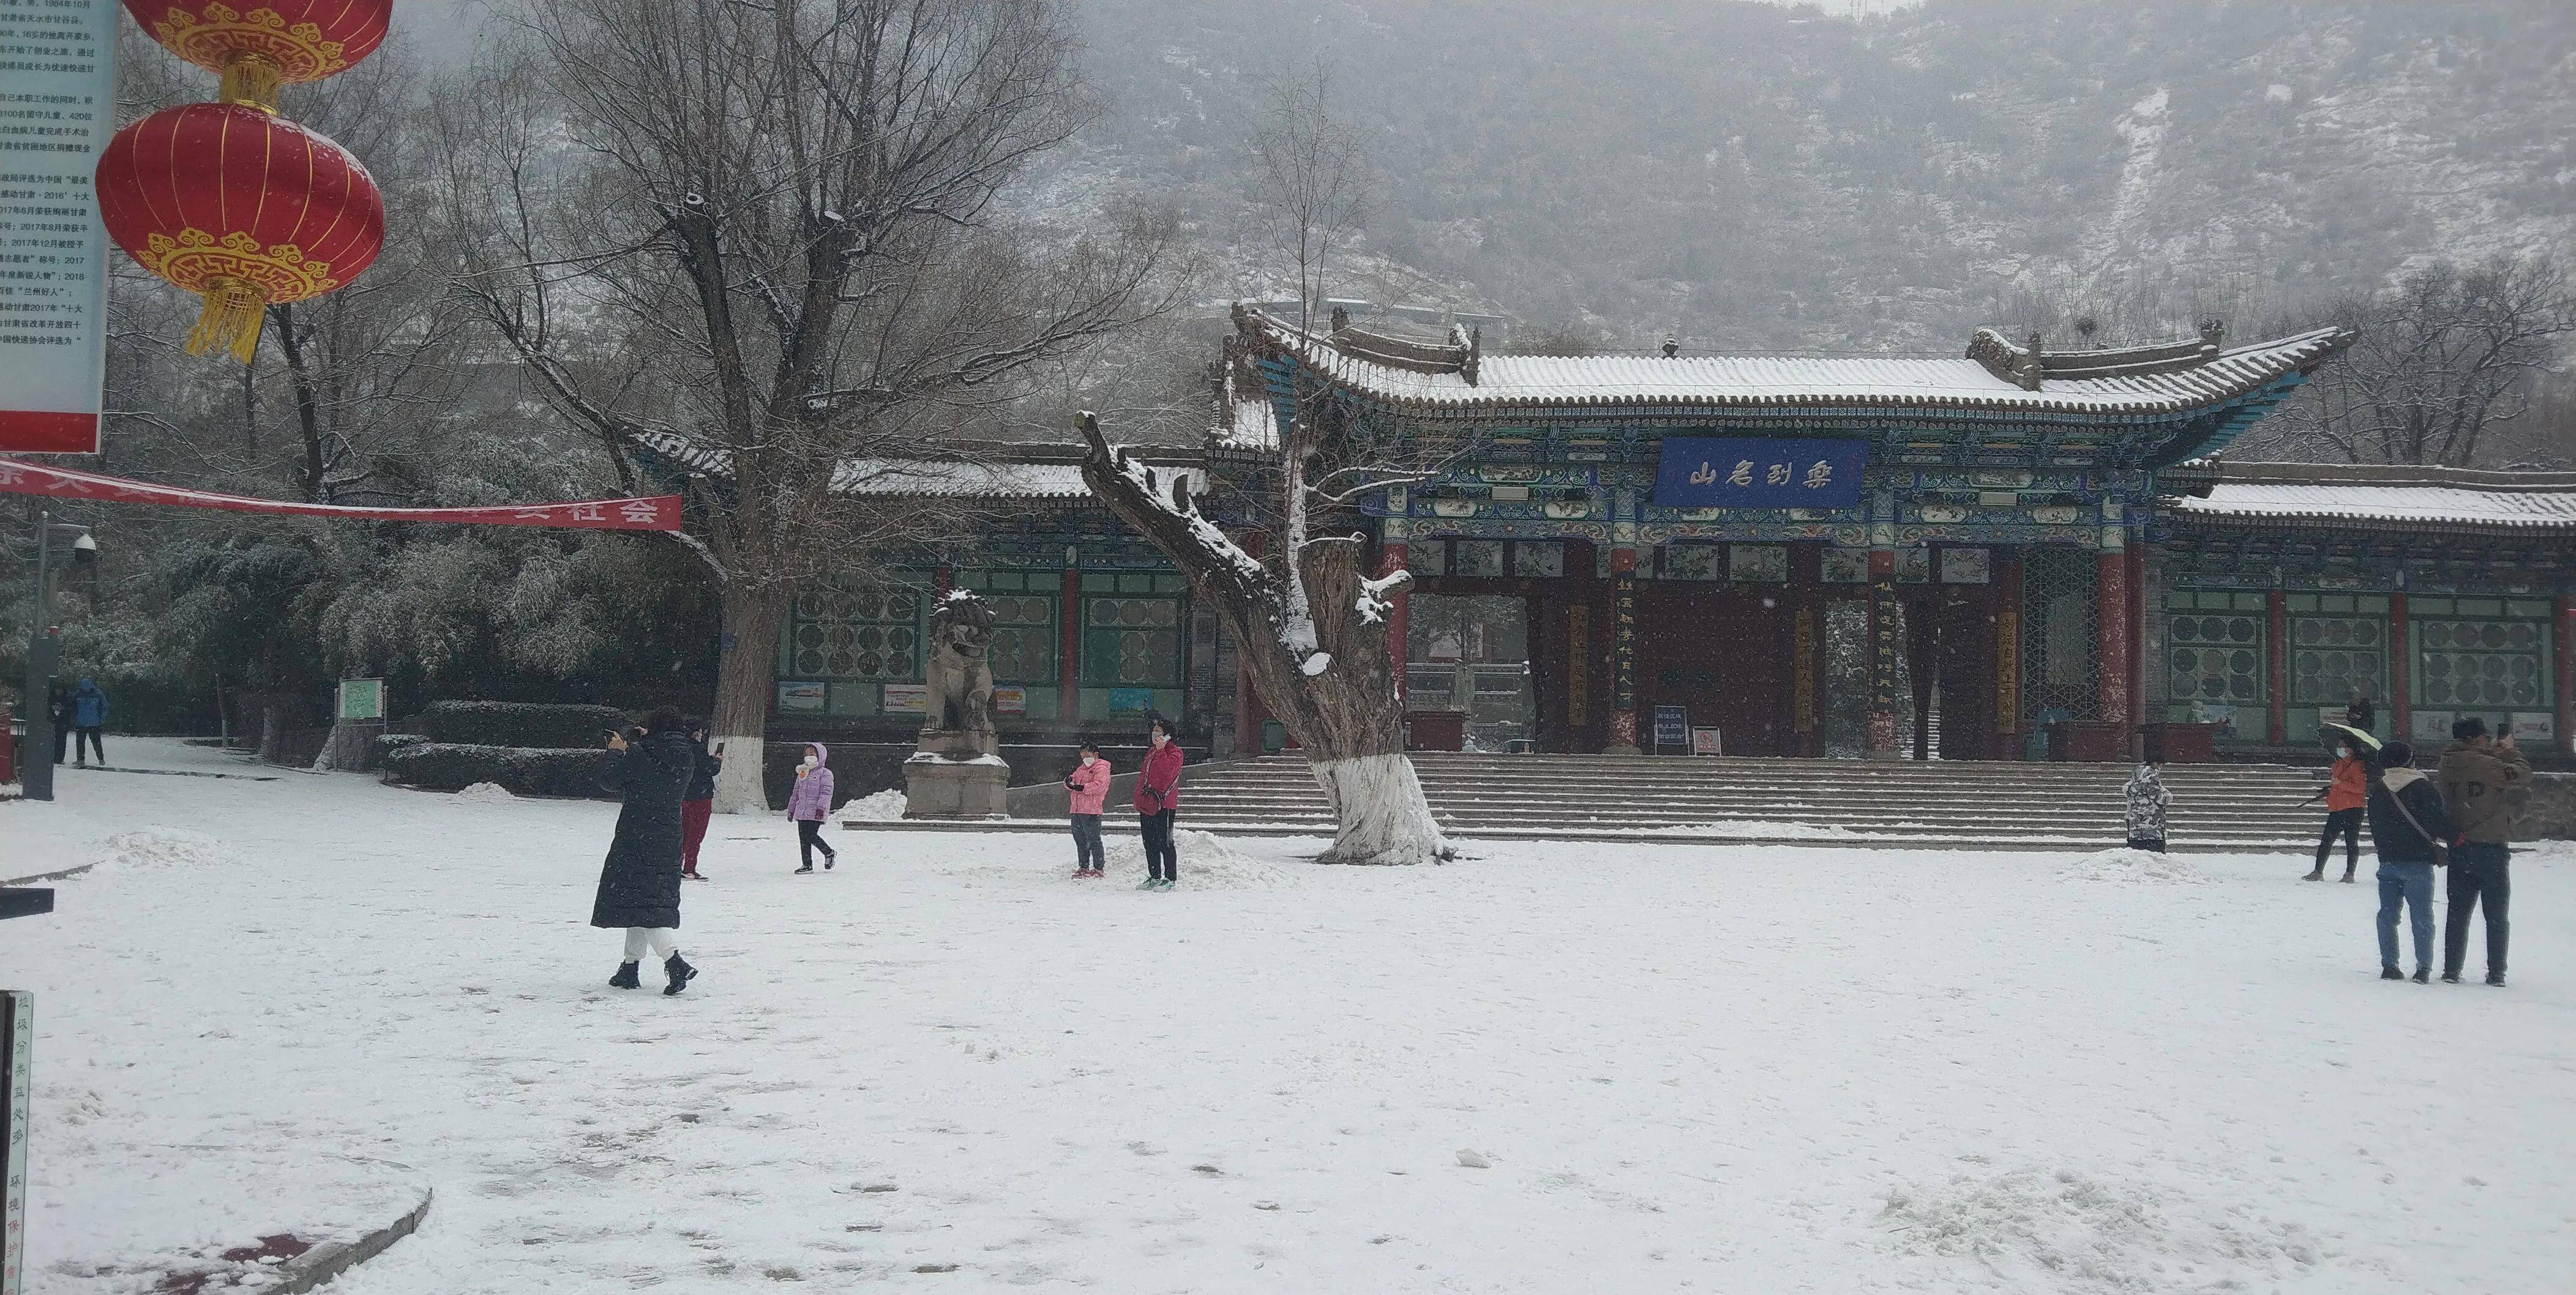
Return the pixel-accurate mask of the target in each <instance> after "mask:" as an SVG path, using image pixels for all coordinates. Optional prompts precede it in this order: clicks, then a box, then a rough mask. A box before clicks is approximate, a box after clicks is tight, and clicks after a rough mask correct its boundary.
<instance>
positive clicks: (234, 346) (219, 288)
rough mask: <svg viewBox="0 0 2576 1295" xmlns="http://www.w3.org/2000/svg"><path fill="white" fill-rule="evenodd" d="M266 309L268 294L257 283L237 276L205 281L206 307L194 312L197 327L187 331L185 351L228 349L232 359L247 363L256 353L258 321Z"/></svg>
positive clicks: (198, 352) (198, 351) (204, 351)
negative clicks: (186, 347)
mask: <svg viewBox="0 0 2576 1295" xmlns="http://www.w3.org/2000/svg"><path fill="white" fill-rule="evenodd" d="M267 311H268V294H267V293H266V292H263V291H261V290H260V289H259V287H258V285H256V284H250V283H244V282H242V281H241V280H239V279H223V278H217V279H209V280H207V281H206V308H205V309H204V310H201V311H199V312H197V326H196V327H195V328H191V329H189V330H188V354H190V355H203V354H205V353H206V352H208V351H211V350H215V349H217V348H219V347H220V348H223V349H227V350H230V351H231V352H232V353H233V358H234V359H236V360H239V361H241V362H242V363H244V364H248V363H250V361H251V357H252V356H254V355H257V354H258V353H259V325H260V320H261V319H262V318H263V317H264V316H265V315H266V314H267Z"/></svg>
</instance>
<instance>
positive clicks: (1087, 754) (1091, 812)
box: [1064, 742, 1109, 877]
mask: <svg viewBox="0 0 2576 1295" xmlns="http://www.w3.org/2000/svg"><path fill="white" fill-rule="evenodd" d="M1064 789H1065V791H1067V792H1068V793H1070V800H1071V801H1072V815H1073V875H1074V876H1076V877H1097V876H1099V875H1101V865H1102V864H1103V863H1105V862H1107V856H1106V855H1105V854H1103V853H1102V851H1101V847H1100V809H1101V806H1102V805H1103V804H1104V803H1105V802H1107V801H1108V799H1109V762H1108V761H1106V760H1103V759H1101V758H1100V744H1099V743H1097V742H1085V743H1083V744H1082V763H1080V764H1077V765H1075V766H1074V767H1073V772H1071V773H1069V774H1066V775H1065V776H1064Z"/></svg>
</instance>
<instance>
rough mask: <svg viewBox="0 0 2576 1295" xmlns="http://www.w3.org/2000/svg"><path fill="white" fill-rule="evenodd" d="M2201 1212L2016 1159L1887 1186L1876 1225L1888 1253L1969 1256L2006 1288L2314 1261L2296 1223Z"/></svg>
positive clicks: (2163, 1282)
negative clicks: (1985, 1171) (1908, 1187)
mask: <svg viewBox="0 0 2576 1295" xmlns="http://www.w3.org/2000/svg"><path fill="white" fill-rule="evenodd" d="M2210 1215H2211V1217H2208V1218H2191V1217H2182V1218H2179V1219H2178V1218H2177V1217H2175V1215H2174V1213H2173V1212H2172V1211H2169V1210H2168V1208H2167V1202H2166V1201H2165V1200H2163V1199H2162V1198H2161V1197H2160V1196H2159V1195H2158V1194H2157V1192H2156V1191H2155V1190H2154V1189H2153V1188H2151V1187H2147V1186H2143V1185H2139V1184H2119V1183H2105V1182H2101V1181H2098V1180H2095V1179H2092V1178H2087V1177H2085V1176H2084V1175H2082V1174H2078V1173H2073V1172H2070V1171H2068V1170H2063V1169H2061V1170H2058V1171H2056V1172H2054V1173H2046V1172H2042V1171H2040V1170H2036V1169H2024V1170H2018V1171H2015V1172H2012V1173H2006V1174H2000V1175H1997V1176H1995V1177H1992V1178H1987V1179H1982V1180H1979V1179H1972V1178H1966V1177H1960V1178H1954V1179H1952V1180H1950V1182H1948V1183H1947V1184H1945V1185H1943V1186H1941V1187H1939V1188H1935V1189H1933V1190H1930V1191H1921V1192H1908V1191H1898V1192H1895V1193H1892V1194H1891V1195H1890V1196H1889V1197H1888V1201H1887V1208H1886V1210H1885V1211H1884V1212H1882V1213H1881V1214H1880V1216H1879V1225H1880V1227H1881V1228H1882V1230H1883V1231H1884V1232H1885V1239H1886V1242H1887V1244H1888V1245H1889V1247H1890V1248H1892V1249H1894V1250H1896V1251H1897V1252H1899V1253H1902V1254H1909V1255H1919V1256H1930V1255H1938V1256H1943V1257H1949V1258H1962V1259H1974V1260H1977V1261H1978V1262H1979V1263H1980V1264H1982V1265H1983V1266H1984V1268H1985V1269H1986V1270H1987V1271H1988V1272H1990V1273H1992V1274H1993V1275H1994V1276H1996V1277H1998V1278H2000V1279H2001V1280H2000V1281H1999V1282H1998V1283H1996V1284H1997V1285H2000V1286H2004V1287H2008V1288H2013V1289H2028V1290H2049V1291H2064V1292H2074V1291H2151V1290H2176V1289H2180V1290H2234V1289H2238V1288H2240V1287H2243V1286H2245V1285H2247V1284H2249V1282H2251V1281H2257V1280H2268V1279H2270V1278H2272V1277H2275V1276H2278V1275H2281V1270H2282V1267H2283V1265H2284V1264H2285V1263H2286V1264H2287V1265H2288V1266H2289V1267H2290V1268H2291V1270H2292V1271H2293V1273H2295V1272H2296V1271H2297V1270H2302V1269H2306V1268H2309V1267H2311V1266H2313V1265H2314V1264H2315V1263H2316V1262H2317V1260H2318V1257H2319V1248H2318V1245H2317V1242H2316V1240H2315V1238H2314V1237H2313V1236H2312V1235H2310V1234H2309V1232H2308V1230H2307V1229H2306V1228H2304V1227H2302V1226H2300V1225H2298V1224H2296V1223H2291V1224H2273V1223H2271V1222H2269V1221H2268V1220H2261V1219H2252V1220H2249V1219H2247V1218H2246V1216H2245V1213H2244V1212H2243V1211H2241V1210H2230V1211H2225V1212H2220V1211H2210Z"/></svg>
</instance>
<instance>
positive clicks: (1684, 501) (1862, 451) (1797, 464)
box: [1655, 436, 1869, 508]
mask: <svg viewBox="0 0 2576 1295" xmlns="http://www.w3.org/2000/svg"><path fill="white" fill-rule="evenodd" d="M1868 459H1869V442H1867V441H1827V440H1811V439H1799V440H1777V441H1758V440H1751V439H1747V438H1742V437H1733V436H1725V437H1719V436H1668V437H1665V438H1664V458H1663V463H1662V464H1661V465H1660V466H1658V467H1657V468H1656V469H1655V506H1656V507H1658V508H1850V507H1853V506H1855V505H1857V504H1858V503H1860V470H1861V466H1862V465H1863V464H1864V463H1866V462H1867V461H1868Z"/></svg>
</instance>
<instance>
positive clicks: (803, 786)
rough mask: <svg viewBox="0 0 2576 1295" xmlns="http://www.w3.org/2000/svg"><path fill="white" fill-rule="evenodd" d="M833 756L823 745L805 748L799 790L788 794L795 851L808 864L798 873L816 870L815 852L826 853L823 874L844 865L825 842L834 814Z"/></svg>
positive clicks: (812, 745)
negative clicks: (825, 822) (826, 823)
mask: <svg viewBox="0 0 2576 1295" xmlns="http://www.w3.org/2000/svg"><path fill="white" fill-rule="evenodd" d="M831 760H832V753H831V752H830V751H828V750H826V749H824V746H823V744H822V743H820V742H808V743H806V744H805V762H804V763H803V764H800V765H798V766H796V790H794V791H791V792H789V793H787V816H788V817H789V818H792V819H794V820H796V851H797V854H798V855H799V856H801V857H802V858H803V859H804V861H805V866H804V867H801V868H798V869H797V871H798V872H812V871H813V870H814V852H815V851H816V850H821V851H822V852H823V870H824V871H825V872H830V871H831V870H832V865H833V864H835V863H838V862H840V861H841V853H840V851H838V850H835V849H833V848H832V843H831V842H829V841H826V840H824V839H823V820H824V819H826V818H829V817H831V814H832V764H831Z"/></svg>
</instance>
